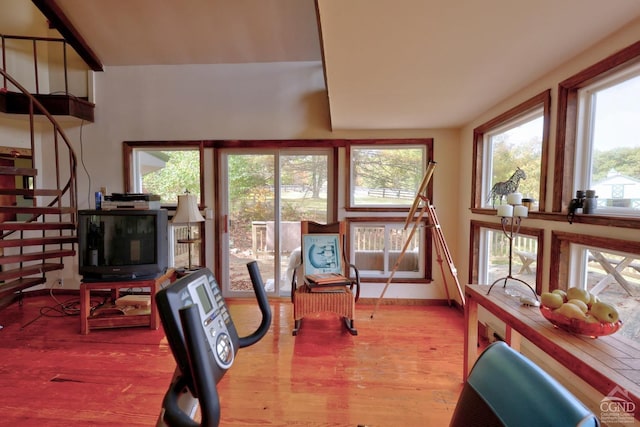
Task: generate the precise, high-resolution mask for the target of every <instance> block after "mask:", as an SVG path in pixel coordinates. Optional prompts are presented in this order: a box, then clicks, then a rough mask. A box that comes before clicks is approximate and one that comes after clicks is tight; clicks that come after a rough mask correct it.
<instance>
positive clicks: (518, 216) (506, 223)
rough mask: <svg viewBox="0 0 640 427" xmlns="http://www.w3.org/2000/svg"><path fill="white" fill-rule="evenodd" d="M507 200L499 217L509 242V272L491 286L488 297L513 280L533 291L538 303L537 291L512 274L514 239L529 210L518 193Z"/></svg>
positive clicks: (499, 211) (499, 210)
mask: <svg viewBox="0 0 640 427" xmlns="http://www.w3.org/2000/svg"><path fill="white" fill-rule="evenodd" d="M507 200H508V202H509V205H501V206H499V208H502V207H504V209H498V215H499V216H501V217H502V218H501V219H500V223H501V225H502V232H503V233H504V235H505V237H506V238H507V240H508V241H509V272H508V274H507V275H506V276H505V277H501V278H499V279H497V280H496V281H495V282H493V283H492V284H491V286H490V287H489V290H488V291H487V295H489V292H491V289H493V287H494V286H495V285H496V284H497V283H499V282H501V281H503V282H504V283H503V285H502V287H503V288H506V287H507V281H508V280H509V279H511V280H515V281H517V282H520V283H522V284H524V285H525V286H526V287H528V288H529V289H530V290H531V292H533V296H534V297H535V298H536V301H537V300H538V294H536V291H535V289H533V288H532V287H531V285H529V284H528V283H527V282H525V281H524V280H522V279H519V278H517V277H514V276H513V273H512V265H513V239H514V238H515V237H516V236H517V235H518V233H519V232H520V224H521V223H522V218H523V217H526V216H527V214H528V209H527V208H526V207H525V206H521V205H520V204H519V203H520V201H521V200H522V197H521V196H520V195H519V194H518V193H512V194H509V195H508V196H507ZM514 212H515V215H514V214H513V213H514Z"/></svg>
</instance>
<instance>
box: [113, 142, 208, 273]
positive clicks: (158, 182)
mask: <svg viewBox="0 0 640 427" xmlns="http://www.w3.org/2000/svg"><path fill="white" fill-rule="evenodd" d="M124 147H125V170H126V171H127V175H126V176H127V180H128V181H127V182H126V183H125V191H127V192H132V193H149V194H156V195H159V196H160V203H161V205H162V206H163V207H167V208H169V209H171V210H173V209H175V206H176V205H177V203H178V195H180V194H184V193H185V191H188V192H189V193H191V194H193V195H196V196H197V199H198V200H199V201H200V203H199V204H200V205H202V204H203V203H202V200H203V198H202V194H201V193H202V191H201V189H202V180H203V173H202V172H203V169H202V168H203V166H202V165H203V162H202V161H201V159H202V152H203V147H202V145H201V144H200V143H198V142H195V143H189V142H187V143H172V144H167V143H164V144H158V145H149V144H147V143H125V145H124ZM170 215H173V213H170ZM188 228H189V227H188V226H187V225H186V224H184V225H173V226H171V227H169V239H170V241H171V242H172V244H171V246H170V247H171V248H172V249H173V250H170V251H169V265H172V266H186V265H189V255H191V263H192V264H194V265H204V239H201V238H200V236H201V235H202V233H203V224H192V225H191V233H189V229H188ZM189 236H190V237H191V239H192V240H200V244H196V245H189V244H185V243H178V240H187V237H189ZM189 246H191V248H190V247H189ZM190 250H191V252H190Z"/></svg>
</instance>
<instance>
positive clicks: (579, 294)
mask: <svg viewBox="0 0 640 427" xmlns="http://www.w3.org/2000/svg"><path fill="white" fill-rule="evenodd" d="M572 299H579V300H580V301H582V302H583V303H585V304H588V303H589V301H590V300H591V294H589V291H587V290H586V289H582V288H575V287H573V288H569V289H567V300H572Z"/></svg>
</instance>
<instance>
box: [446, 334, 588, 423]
mask: <svg viewBox="0 0 640 427" xmlns="http://www.w3.org/2000/svg"><path fill="white" fill-rule="evenodd" d="M599 425H600V421H599V420H598V418H597V417H596V416H595V415H594V414H593V413H592V412H591V411H590V410H589V409H588V408H587V407H586V406H584V404H582V402H580V401H579V400H578V399H577V398H576V397H575V396H574V395H573V394H571V393H570V392H569V391H568V390H567V389H566V388H564V387H563V386H562V385H561V384H560V383H559V382H558V381H556V380H555V379H554V378H552V377H551V376H550V375H549V374H547V373H546V372H545V371H543V370H542V369H540V367H538V366H537V365H535V364H534V363H533V362H531V361H530V360H529V359H527V358H526V357H524V356H523V355H522V354H520V353H518V352H517V351H515V350H513V349H512V348H511V347H509V346H508V345H507V344H506V343H504V342H502V341H497V342H495V343H493V344H491V345H489V346H488V347H487V349H486V350H485V351H484V352H483V353H482V354H481V355H480V357H479V358H478V360H477V361H476V363H475V365H474V366H473V369H472V370H471V373H470V374H469V378H467V381H466V382H465V384H464V386H463V388H462V393H461V394H460V399H459V400H458V404H457V405H456V409H455V411H454V413H453V418H452V419H451V424H450V427H463V426H464V427H469V426H473V427H483V426H507V427H509V426H511V427H514V426H518V427H528V426H531V427H543V426H550V427H551V426H552V427H564V426H580V427H587V426H594V427H597V426H599Z"/></svg>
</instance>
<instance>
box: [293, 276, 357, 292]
mask: <svg viewBox="0 0 640 427" xmlns="http://www.w3.org/2000/svg"><path fill="white" fill-rule="evenodd" d="M304 278H305V282H306V283H307V286H309V290H310V291H311V292H346V287H345V286H348V285H350V284H351V280H349V278H347V277H345V276H343V275H342V274H339V273H316V274H307V275H306V276H304Z"/></svg>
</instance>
